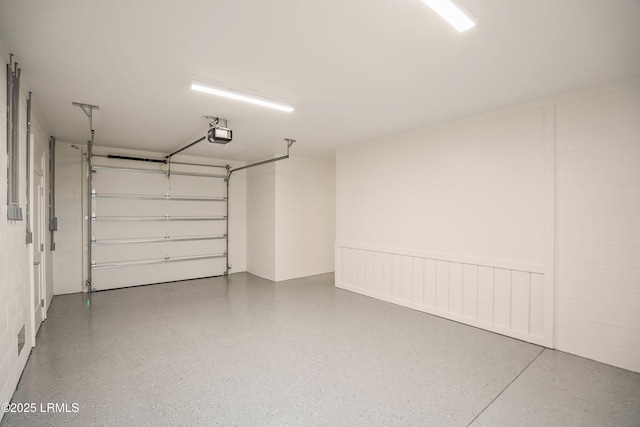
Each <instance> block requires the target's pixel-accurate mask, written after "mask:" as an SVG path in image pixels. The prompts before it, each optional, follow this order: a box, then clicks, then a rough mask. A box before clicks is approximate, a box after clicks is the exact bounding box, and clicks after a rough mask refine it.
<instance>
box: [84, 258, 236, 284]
mask: <svg viewBox="0 0 640 427" xmlns="http://www.w3.org/2000/svg"><path fill="white" fill-rule="evenodd" d="M224 264H225V259H224V258H213V259H203V260H197V261H180V262H167V263H164V264H147V265H134V266H129V267H123V268H108V269H95V270H93V282H94V285H93V288H94V289H95V290H106V289H117V288H125V287H130V286H138V285H148V284H152V283H163V282H172V281H176V280H188V279H196V278H199V277H209V276H215V275H217V274H216V273H217V272H219V271H221V270H224Z"/></svg>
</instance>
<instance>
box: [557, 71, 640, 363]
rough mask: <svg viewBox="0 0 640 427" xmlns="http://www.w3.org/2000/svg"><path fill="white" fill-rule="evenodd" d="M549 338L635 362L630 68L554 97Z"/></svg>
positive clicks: (638, 263) (636, 131)
mask: <svg viewBox="0 0 640 427" xmlns="http://www.w3.org/2000/svg"><path fill="white" fill-rule="evenodd" d="M556 189H557V192H556V202H557V203H556V209H557V217H556V222H557V225H556V227H557V235H556V241H557V244H558V247H557V260H558V262H557V264H556V265H557V282H556V292H555V293H556V310H555V311H556V316H555V322H556V348H558V349H559V350H563V351H567V352H569V353H574V354H578V355H580V356H584V357H588V358H591V359H595V360H598V361H600V362H604V363H608V364H612V365H615V366H620V367H623V368H626V369H630V370H633V371H636V372H640V78H636V79H632V80H628V81H625V82H621V83H615V84H610V85H606V86H602V87H598V88H592V89H589V90H585V91H581V92H577V93H573V94H570V95H565V96H560V97H557V98H556Z"/></svg>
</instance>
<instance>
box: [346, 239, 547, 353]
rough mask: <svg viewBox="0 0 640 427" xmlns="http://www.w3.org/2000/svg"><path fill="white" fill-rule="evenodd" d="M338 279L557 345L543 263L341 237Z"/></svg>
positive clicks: (384, 296)
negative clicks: (548, 311) (425, 250)
mask: <svg viewBox="0 0 640 427" xmlns="http://www.w3.org/2000/svg"><path fill="white" fill-rule="evenodd" d="M335 280H336V287H338V288H341V289H345V290H348V291H352V292H357V293H360V294H363V295H367V296H370V297H373V298H378V299H381V300H384V301H388V302H391V303H395V304H399V305H402V306H405V307H409V308H412V309H415V310H420V311H423V312H426V313H429V314H433V315H436V316H440V317H444V318H446V319H450V320H454V321H456V322H460V323H465V324H467V325H471V326H475V327H478V328H482V329H486V330H488V331H492V332H496V333H499V334H502V335H507V336H510V337H513V338H517V339H521V340H523V341H528V342H531V343H534V344H539V345H544V346H547V347H551V346H552V342H553V341H552V337H550V336H547V335H549V332H547V331H550V330H552V329H551V328H549V327H548V325H546V324H547V323H548V322H552V319H545V307H544V304H545V301H546V300H547V299H546V297H545V277H544V268H543V266H540V265H535V264H526V263H513V262H507V261H500V260H484V259H475V258H470V257H459V256H452V255H444V254H420V253H416V252H414V251H407V250H402V249H397V248H382V247H377V246H369V245H360V244H353V243H341V242H338V243H336V279H335ZM545 325H546V327H545Z"/></svg>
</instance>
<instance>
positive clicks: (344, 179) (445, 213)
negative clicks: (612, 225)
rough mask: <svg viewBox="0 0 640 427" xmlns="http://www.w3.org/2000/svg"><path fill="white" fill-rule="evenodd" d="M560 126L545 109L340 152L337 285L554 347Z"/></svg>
mask: <svg viewBox="0 0 640 427" xmlns="http://www.w3.org/2000/svg"><path fill="white" fill-rule="evenodd" d="M550 117H551V116H550V114H549V106H548V105H546V104H545V103H536V104H531V105H525V106H518V107H514V108H511V109H507V110H502V111H498V112H494V113H489V114H484V115H479V116H475V117H472V118H469V119H465V120H461V121H457V122H452V123H447V124H444V125H442V126H437V127H433V128H430V129H427V130H424V131H422V132H418V133H415V134H411V135H407V136H404V137H401V138H396V139H388V140H385V141H378V142H375V143H372V144H367V145H361V146H356V147H347V148H344V149H342V150H339V151H338V153H337V249H338V250H337V254H336V262H337V267H336V286H339V287H342V288H345V289H349V290H353V291H355V292H359V293H363V294H366V295H370V296H374V297H377V298H381V299H384V300H387V301H391V302H395V303H398V304H401V305H405V306H409V307H412V308H415V309H418V310H422V311H426V312H429V313H432V314H436V315H439V316H442V317H446V318H449V319H453V320H456V321H460V322H463V323H468V324H471V325H474V326H478V327H482V328H484V329H488V330H491V331H495V332H499V333H503V334H505V335H509V336H513V337H517V338H520V339H524V340H527V341H531V342H535V343H538V344H547V345H550V344H551V342H552V329H551V319H550V318H551V314H550V313H551V304H552V301H553V299H552V284H553V283H552V282H551V281H550V280H549V278H550V276H552V275H548V274H546V277H545V273H547V270H548V268H549V266H548V265H547V255H548V251H549V249H548V248H547V247H546V246H545V233H546V232H547V230H548V229H549V228H552V227H553V223H552V218H551V217H548V216H547V215H546V213H545V212H546V211H547V210H546V207H547V206H549V205H552V203H553V194H552V192H551V194H550V193H549V191H548V187H547V182H548V181H547V178H546V177H547V174H548V170H549V169H550V170H551V172H552V164H549V162H548V160H547V159H546V158H545V156H546V151H547V148H548V145H549V144H552V142H553V141H552V140H551V141H549V139H548V138H547V134H548V131H547V129H548V128H550V127H551V126H552V124H553V123H552V120H550ZM551 129H552V128H551Z"/></svg>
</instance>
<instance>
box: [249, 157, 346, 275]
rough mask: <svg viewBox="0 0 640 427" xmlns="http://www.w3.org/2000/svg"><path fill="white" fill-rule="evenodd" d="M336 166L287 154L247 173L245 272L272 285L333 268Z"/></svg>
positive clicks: (328, 161) (332, 163) (321, 160)
mask: <svg viewBox="0 0 640 427" xmlns="http://www.w3.org/2000/svg"><path fill="white" fill-rule="evenodd" d="M334 242H335V162H334V161H333V160H324V159H312V158H305V157H296V156H293V155H292V156H291V157H290V158H289V159H286V160H282V161H278V162H275V163H270V164H267V165H262V166H258V167H255V168H251V169H248V171H247V248H248V250H247V271H249V272H250V273H252V274H256V275H258V276H260V277H264V278H266V279H269V280H273V281H280V280H288V279H293V278H297V277H305V276H310V275H314V274H321V273H327V272H331V271H333V269H334Z"/></svg>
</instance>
